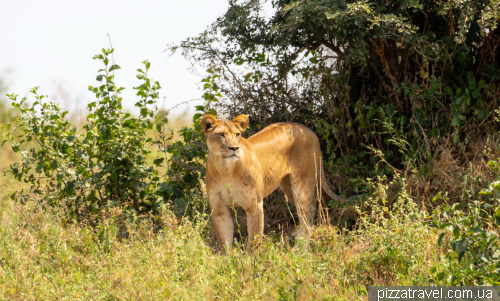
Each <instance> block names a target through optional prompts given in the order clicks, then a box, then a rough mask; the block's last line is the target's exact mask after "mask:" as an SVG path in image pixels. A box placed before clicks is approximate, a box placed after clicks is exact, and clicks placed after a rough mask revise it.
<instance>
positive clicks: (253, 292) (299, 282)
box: [0, 197, 440, 300]
mask: <svg viewBox="0 0 500 301" xmlns="http://www.w3.org/2000/svg"><path fill="white" fill-rule="evenodd" d="M399 203H400V204H401V210H400V212H399V213H398V214H395V215H392V214H390V215H387V214H386V216H385V217H384V214H383V212H384V208H378V209H376V208H375V207H374V209H373V210H374V211H373V212H372V213H371V214H370V216H371V217H370V218H366V219H363V218H361V219H360V230H359V231H357V232H352V233H339V232H338V231H337V230H336V229H335V228H333V227H330V226H318V227H316V228H315V229H314V235H313V239H312V241H311V244H310V247H309V248H307V247H304V246H303V245H302V244H300V243H299V244H298V245H297V246H295V247H294V248H292V247H291V246H290V244H289V242H288V239H287V238H286V237H283V236H281V235H278V234H275V235H270V236H267V237H266V238H264V239H262V241H261V242H260V244H259V246H258V247H256V248H255V250H254V251H253V252H246V251H243V248H238V247H237V248H235V250H234V252H233V253H232V254H229V255H221V254H219V253H218V252H217V251H215V250H213V249H211V248H210V247H209V240H210V235H209V234H208V233H209V227H210V226H209V223H208V219H207V218H206V217H201V218H200V220H199V221H198V222H197V223H189V222H182V221H181V222H179V221H178V220H176V219H175V217H173V215H171V214H170V213H169V212H164V214H162V215H161V216H158V217H155V219H158V220H159V221H160V223H156V224H161V225H162V227H161V229H159V230H158V229H157V228H156V231H155V227H154V226H153V224H151V222H149V221H144V222H143V223H139V224H136V225H124V224H123V223H121V222H120V221H119V219H117V218H116V217H114V216H113V215H110V216H109V218H107V219H105V220H104V221H103V222H102V224H101V225H100V226H99V227H97V229H95V230H93V231H92V230H90V229H88V228H86V227H84V226H82V225H74V224H71V225H70V224H67V223H66V222H67V221H66V220H65V219H64V218H63V216H62V215H61V214H60V213H58V212H50V211H42V210H41V209H40V208H39V207H37V206H32V207H31V208H27V207H23V206H19V205H17V206H14V205H11V206H9V208H8V210H7V213H6V214H4V217H3V218H2V221H1V225H0V298H1V299H2V300H19V299H26V300H35V299H36V300H38V299H43V300H46V299H58V300H79V299H81V300H89V299H94V300H139V299H140V300H159V299H167V300H213V299H221V300H258V299H264V300H332V299H345V300H358V299H366V286H367V285H377V284H378V285H390V284H393V285H396V284H397V285H426V284H428V279H427V273H428V271H429V269H430V267H431V266H432V265H434V264H436V262H437V261H438V258H439V254H440V250H439V249H438V248H437V247H436V244H435V243H434V242H435V241H436V240H437V237H436V235H435V234H434V232H433V231H429V229H428V228H426V227H423V226H422V221H423V220H424V219H425V214H424V213H422V212H419V211H418V209H416V208H415V207H414V205H412V204H413V203H407V199H405V198H404V197H401V198H400V200H399ZM408 204H409V205H408ZM116 216H118V215H116ZM373 217H376V218H377V219H379V223H372V222H371V221H370V219H371V218H373Z"/></svg>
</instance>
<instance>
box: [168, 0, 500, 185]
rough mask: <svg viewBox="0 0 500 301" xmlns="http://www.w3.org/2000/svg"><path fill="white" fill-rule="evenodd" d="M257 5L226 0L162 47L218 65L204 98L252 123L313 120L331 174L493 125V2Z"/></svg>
mask: <svg viewBox="0 0 500 301" xmlns="http://www.w3.org/2000/svg"><path fill="white" fill-rule="evenodd" d="M262 4H263V3H262V1H257V0H247V1H231V2H230V8H229V10H228V11H227V13H226V14H225V15H224V16H222V17H220V18H219V19H218V20H217V21H216V22H215V23H214V24H213V25H212V26H211V27H210V28H209V29H208V30H207V31H205V32H204V33H202V34H201V35H199V36H198V37H195V38H190V39H187V40H186V41H183V42H182V43H181V44H180V45H177V46H174V47H172V48H171V50H176V49H179V48H180V49H182V51H183V54H184V55H185V56H186V57H188V58H189V59H190V60H192V61H193V62H194V63H198V64H201V65H202V66H207V67H211V68H212V69H213V70H214V72H215V73H216V74H219V75H220V77H218V81H217V85H218V86H220V87H221V90H222V92H224V98H223V99H222V100H220V101H219V102H218V103H214V105H215V106H217V107H218V108H219V110H220V111H222V112H224V113H229V114H230V115H236V114H239V113H246V114H248V115H250V119H251V121H252V122H253V125H254V128H253V130H254V131H255V130H258V129H260V128H261V127H262V126H265V125H267V124H269V123H271V122H276V121H298V122H302V123H304V124H307V125H309V126H310V127H313V128H314V130H315V131H316V132H317V133H318V135H319V136H320V139H321V141H322V144H323V152H324V156H325V159H326V162H327V164H328V166H329V167H330V171H331V172H333V173H335V174H345V175H347V176H349V177H350V178H353V177H355V176H366V175H373V174H374V173H391V168H389V166H388V164H385V167H384V168H380V169H375V168H374V164H375V162H378V161H380V160H379V159H380V158H382V157H383V159H384V160H386V161H387V162H388V163H390V164H391V165H393V166H396V167H398V166H399V167H400V166H402V165H404V164H412V165H414V166H423V165H424V164H425V162H426V161H428V160H429V159H430V158H431V157H432V156H433V155H434V154H435V152H436V151H437V149H436V143H438V142H439V141H440V140H441V139H442V138H451V140H452V141H453V143H455V144H460V143H462V144H463V146H464V147H466V145H467V143H468V142H469V141H470V139H471V138H472V137H473V136H474V135H475V134H476V133H477V132H478V131H479V132H481V133H484V132H487V131H491V130H494V129H495V128H496V126H495V124H494V123H493V121H494V119H493V115H494V110H495V109H497V108H498V100H499V85H498V84H499V82H500V81H499V80H500V68H499V64H498V63H499V61H500V26H499V23H498V21H499V20H500V1H498V0H471V1H456V0H451V1H436V0H387V1H373V0H368V1H345V0H304V1H289V0H282V1H280V0H273V1H271V4H272V6H273V7H274V9H275V12H274V14H273V15H272V16H270V17H268V16H266V14H265V12H264V11H263V9H262ZM372 146H373V147H372ZM376 150H381V152H378V154H379V158H378V159H377V156H374V151H375V152H376Z"/></svg>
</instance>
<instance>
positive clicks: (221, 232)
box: [212, 205, 234, 251]
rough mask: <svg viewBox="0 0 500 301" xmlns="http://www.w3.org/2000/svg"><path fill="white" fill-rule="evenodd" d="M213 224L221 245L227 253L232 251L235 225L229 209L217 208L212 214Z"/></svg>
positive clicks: (221, 206) (222, 206)
mask: <svg viewBox="0 0 500 301" xmlns="http://www.w3.org/2000/svg"><path fill="white" fill-rule="evenodd" d="M212 222H213V225H214V228H215V234H216V235H217V241H218V242H219V245H220V246H221V247H222V248H223V249H224V250H226V251H231V249H232V244H233V232H234V225H233V219H232V218H231V213H230V211H229V207H227V206H224V205H219V206H216V208H214V209H213V212H212Z"/></svg>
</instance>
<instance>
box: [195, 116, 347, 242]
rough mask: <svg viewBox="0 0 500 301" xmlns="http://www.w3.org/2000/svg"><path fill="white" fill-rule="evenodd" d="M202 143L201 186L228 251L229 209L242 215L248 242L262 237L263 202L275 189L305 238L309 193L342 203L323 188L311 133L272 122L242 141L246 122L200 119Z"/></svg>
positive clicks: (310, 207)
mask: <svg viewBox="0 0 500 301" xmlns="http://www.w3.org/2000/svg"><path fill="white" fill-rule="evenodd" d="M201 125H202V130H203V133H205V135H206V138H207V145H208V149H209V154H208V157H207V173H206V185H207V192H208V198H209V201H210V206H211V208H212V220H213V224H214V228H215V231H216V235H217V239H218V242H219V244H220V245H221V246H223V247H224V248H229V249H230V248H231V245H232V241H233V231H234V225H233V221H232V218H231V214H230V207H232V206H236V207H242V208H243V209H244V210H245V212H246V214H247V223H248V224H247V228H248V237H249V242H251V241H252V240H253V239H254V237H255V235H262V234H263V232H264V212H263V199H264V198H265V197H266V196H268V195H269V194H271V193H272V192H273V191H274V190H275V189H276V188H278V187H280V189H281V190H282V191H283V193H284V194H285V196H286V198H287V200H288V201H289V202H292V203H294V204H295V205H296V207H297V210H298V216H299V222H300V227H299V234H300V235H302V236H304V237H305V238H306V239H307V238H309V235H310V233H309V229H310V227H311V226H312V221H313V217H314V214H315V211H316V200H315V199H314V190H315V184H316V182H317V181H318V180H319V179H321V187H322V188H323V189H324V190H325V192H326V193H327V194H328V195H329V196H330V197H331V198H333V199H335V200H338V201H341V202H345V201H346V200H345V199H342V198H340V197H339V196H337V195H336V194H335V193H333V191H332V190H331V189H330V187H328V185H327V182H326V179H325V174H324V171H323V167H322V164H321V151H320V147H319V140H318V137H317V136H316V134H315V133H314V132H313V131H311V130H310V129H309V128H307V127H306V126H304V125H301V124H298V123H275V124H272V125H270V126H268V127H266V128H264V129H263V130H262V131H260V132H258V133H257V134H255V135H253V136H252V137H250V138H248V139H245V138H242V136H241V133H242V132H244V131H245V129H246V127H247V126H248V117H247V116H246V115H239V116H237V117H236V118H235V119H234V120H233V121H229V120H217V119H216V118H215V117H214V116H212V115H205V116H203V119H202V121H201Z"/></svg>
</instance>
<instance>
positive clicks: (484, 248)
mask: <svg viewBox="0 0 500 301" xmlns="http://www.w3.org/2000/svg"><path fill="white" fill-rule="evenodd" d="M488 165H490V166H492V168H493V169H496V170H497V172H498V171H499V166H500V165H499V164H498V162H496V161H490V162H489V163H488ZM479 197H480V200H475V201H473V202H472V204H470V205H469V206H467V207H466V208H464V207H465V206H464V204H460V203H455V204H453V205H451V206H450V205H445V206H444V208H443V209H442V210H435V212H434V216H433V220H432V221H431V223H430V225H431V226H432V227H435V228H437V229H440V230H442V232H441V234H440V236H439V239H438V244H439V245H442V244H444V243H445V242H446V245H447V246H449V248H450V249H449V251H448V252H447V253H446V254H445V256H444V257H443V259H442V260H443V264H442V265H443V266H442V267H441V268H439V266H435V267H433V268H432V270H431V272H432V280H433V281H434V282H435V283H436V284H438V285H499V284H500V239H499V236H500V226H499V225H500V181H498V180H497V181H494V182H492V183H490V184H489V185H488V186H487V188H485V189H483V190H482V191H481V192H479ZM435 199H444V201H445V202H446V201H448V200H449V199H448V198H447V197H446V196H442V195H441V194H439V195H438V196H437V197H436V198H435Z"/></svg>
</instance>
